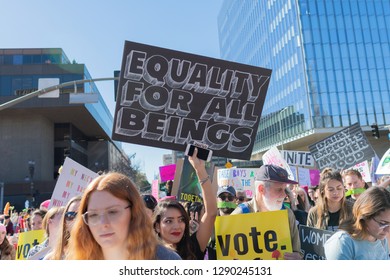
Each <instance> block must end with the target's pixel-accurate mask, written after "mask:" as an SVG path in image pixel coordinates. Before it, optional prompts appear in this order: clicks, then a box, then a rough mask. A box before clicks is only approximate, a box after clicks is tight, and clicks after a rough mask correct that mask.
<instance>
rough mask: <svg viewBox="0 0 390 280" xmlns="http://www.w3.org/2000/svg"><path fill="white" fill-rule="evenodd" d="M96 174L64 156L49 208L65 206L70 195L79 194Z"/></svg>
mask: <svg viewBox="0 0 390 280" xmlns="http://www.w3.org/2000/svg"><path fill="white" fill-rule="evenodd" d="M97 176H98V174H96V173H95V172H93V171H91V170H89V169H88V168H86V167H84V166H82V165H81V164H79V163H77V162H76V161H74V160H72V159H70V158H68V157H67V158H65V162H64V164H63V166H62V171H61V173H60V176H59V177H58V179H57V183H56V186H55V187H54V191H53V194H52V196H51V199H50V206H49V208H51V207H53V206H65V205H66V204H67V203H68V201H69V200H70V199H71V198H72V197H74V196H77V195H81V194H82V193H83V192H84V190H85V188H86V187H87V186H88V184H89V183H90V182H92V180H93V179H95V178H96V177H97Z"/></svg>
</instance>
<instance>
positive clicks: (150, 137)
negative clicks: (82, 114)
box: [112, 41, 272, 160]
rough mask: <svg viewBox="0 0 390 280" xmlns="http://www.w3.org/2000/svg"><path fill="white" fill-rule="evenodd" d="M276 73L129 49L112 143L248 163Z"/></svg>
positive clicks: (128, 45) (155, 49)
mask: <svg viewBox="0 0 390 280" xmlns="http://www.w3.org/2000/svg"><path fill="white" fill-rule="evenodd" d="M271 72H272V71H271V70H269V69H264V68H259V67H254V66H250V65H244V64H239V63H234V62H228V61H224V60H220V59H214V58H210V57H204V56H199V55H194V54H189V53H184V52H178V51H173V50H169V49H163V48H158V47H154V46H149V45H144V44H138V43H134V42H129V41H126V42H125V46H124V52H123V62H122V67H121V73H120V80H119V87H118V98H117V103H116V108H115V116H114V126H113V134H112V139H113V140H119V141H123V142H130V143H135V144H141V145H146V146H154V147H159V148H164V149H171V150H176V151H184V150H185V148H186V145H187V144H190V143H191V142H193V141H196V142H201V143H203V144H206V145H207V146H208V148H209V149H210V150H213V155H215V156H223V157H228V158H237V159H246V160H249V159H250V156H251V153H252V149H253V145H254V140H255V137H256V132H257V128H258V125H259V121H260V116H261V112H262V109H263V105H264V100H265V96H266V92H267V89H268V85H269V82H270V77H271Z"/></svg>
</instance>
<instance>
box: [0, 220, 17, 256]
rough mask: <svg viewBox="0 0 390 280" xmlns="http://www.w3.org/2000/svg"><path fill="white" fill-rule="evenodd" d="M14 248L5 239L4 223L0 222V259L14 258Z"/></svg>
mask: <svg viewBox="0 0 390 280" xmlns="http://www.w3.org/2000/svg"><path fill="white" fill-rule="evenodd" d="M14 259H15V248H14V246H12V245H11V244H10V243H9V241H8V239H7V229H6V226H5V225H4V224H0V260H14Z"/></svg>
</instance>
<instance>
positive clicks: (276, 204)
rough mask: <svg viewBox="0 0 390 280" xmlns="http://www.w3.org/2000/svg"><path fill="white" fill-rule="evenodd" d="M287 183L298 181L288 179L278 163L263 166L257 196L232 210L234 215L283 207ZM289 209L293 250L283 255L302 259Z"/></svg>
mask: <svg viewBox="0 0 390 280" xmlns="http://www.w3.org/2000/svg"><path fill="white" fill-rule="evenodd" d="M287 184H298V183H297V182H295V181H292V180H290V179H288V173H287V171H286V170H285V169H283V168H281V167H279V166H276V165H263V166H261V167H260V170H259V172H258V173H257V175H256V181H255V188H256V194H255V197H254V198H253V199H252V200H251V201H249V202H246V203H242V204H240V205H239V206H238V207H237V208H236V209H235V210H234V211H233V212H232V215H235V214H242V213H254V212H267V211H276V210H280V209H282V205H283V201H284V198H285V197H286V193H285V189H286V187H287ZM287 211H288V222H289V227H290V235H291V243H292V248H293V252H292V253H288V252H286V253H284V256H283V257H284V259H285V260H301V259H302V255H301V253H300V249H301V242H300V240H299V234H298V228H297V226H296V223H295V216H294V213H293V212H292V211H291V209H289V208H288V209H287Z"/></svg>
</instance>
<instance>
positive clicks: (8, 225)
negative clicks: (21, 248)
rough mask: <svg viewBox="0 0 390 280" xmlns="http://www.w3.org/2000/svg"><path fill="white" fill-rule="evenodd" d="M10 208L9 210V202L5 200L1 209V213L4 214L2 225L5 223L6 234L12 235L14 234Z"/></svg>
mask: <svg viewBox="0 0 390 280" xmlns="http://www.w3.org/2000/svg"><path fill="white" fill-rule="evenodd" d="M10 210H11V205H10V203H9V202H7V203H6V204H5V206H4V211H3V214H4V225H5V227H6V230H7V235H13V234H14V224H13V223H12V221H11V214H10Z"/></svg>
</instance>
